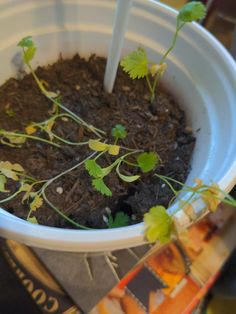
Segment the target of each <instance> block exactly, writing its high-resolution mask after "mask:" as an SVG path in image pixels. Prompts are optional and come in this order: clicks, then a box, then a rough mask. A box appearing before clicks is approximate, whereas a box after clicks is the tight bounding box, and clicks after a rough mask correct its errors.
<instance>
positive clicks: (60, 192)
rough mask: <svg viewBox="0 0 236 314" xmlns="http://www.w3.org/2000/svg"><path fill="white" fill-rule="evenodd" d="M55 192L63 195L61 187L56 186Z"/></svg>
mask: <svg viewBox="0 0 236 314" xmlns="http://www.w3.org/2000/svg"><path fill="white" fill-rule="evenodd" d="M56 192H57V193H58V194H62V193H63V188H62V187H61V186H58V187H57V188H56Z"/></svg>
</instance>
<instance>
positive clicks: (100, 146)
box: [88, 140, 108, 152]
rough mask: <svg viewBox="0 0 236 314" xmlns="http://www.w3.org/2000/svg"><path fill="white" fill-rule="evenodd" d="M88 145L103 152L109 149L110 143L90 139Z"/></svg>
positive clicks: (96, 150)
mask: <svg viewBox="0 0 236 314" xmlns="http://www.w3.org/2000/svg"><path fill="white" fill-rule="evenodd" d="M88 145H89V148H90V149H92V150H94V151H95V152H103V151H106V150H107V149H108V145H107V144H105V143H101V142H100V141H99V140H89V141H88Z"/></svg>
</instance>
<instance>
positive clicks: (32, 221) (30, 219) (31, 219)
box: [27, 216, 38, 225]
mask: <svg viewBox="0 0 236 314" xmlns="http://www.w3.org/2000/svg"><path fill="white" fill-rule="evenodd" d="M27 221H28V222H31V223H32V224H36V225H38V220H37V218H36V217H35V216H34V217H29V218H28V219H27Z"/></svg>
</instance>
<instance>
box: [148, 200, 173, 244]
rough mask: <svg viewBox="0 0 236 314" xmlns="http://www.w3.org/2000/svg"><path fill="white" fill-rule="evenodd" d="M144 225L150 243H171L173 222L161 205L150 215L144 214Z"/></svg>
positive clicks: (150, 212)
mask: <svg viewBox="0 0 236 314" xmlns="http://www.w3.org/2000/svg"><path fill="white" fill-rule="evenodd" d="M144 225H145V228H146V230H145V235H146V238H147V240H148V241H149V242H151V243H153V242H156V241H160V242H161V243H166V242H168V241H170V238H171V232H172V230H173V220H172V218H171V216H169V215H168V213H167V211H166V209H165V207H163V206H159V205H157V206H155V207H152V208H151V209H150V210H149V212H148V213H146V214H144Z"/></svg>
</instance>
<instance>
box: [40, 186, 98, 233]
mask: <svg viewBox="0 0 236 314" xmlns="http://www.w3.org/2000/svg"><path fill="white" fill-rule="evenodd" d="M42 196H43V199H44V200H45V202H46V203H47V204H48V205H49V206H50V207H51V208H52V209H53V210H55V212H56V213H57V214H58V215H60V216H61V217H62V218H64V219H65V220H67V221H68V222H69V223H71V224H72V225H74V226H75V227H77V228H80V229H84V230H92V228H88V227H85V226H83V225H80V224H78V223H77V222H75V221H74V220H72V219H70V218H69V217H68V216H66V215H65V214H64V213H63V212H62V211H61V210H60V209H59V208H58V207H56V206H55V205H54V204H52V203H51V202H50V201H49V200H48V198H47V197H46V194H45V192H44V191H43V192H42Z"/></svg>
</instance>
